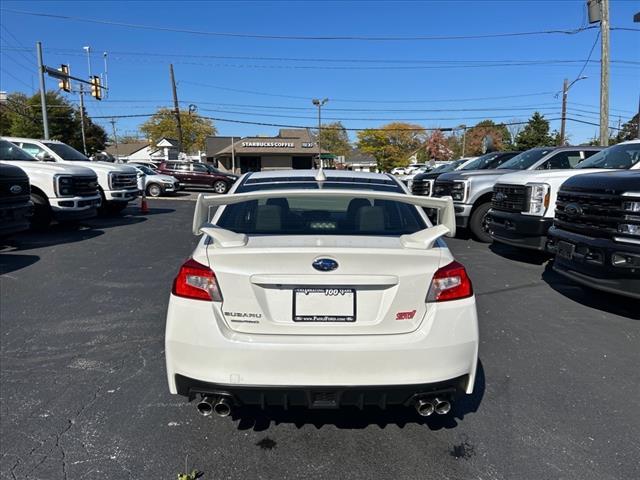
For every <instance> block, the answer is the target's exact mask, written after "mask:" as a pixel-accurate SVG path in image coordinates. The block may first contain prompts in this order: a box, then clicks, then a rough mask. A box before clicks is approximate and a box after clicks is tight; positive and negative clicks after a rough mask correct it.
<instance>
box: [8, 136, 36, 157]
mask: <svg viewBox="0 0 640 480" xmlns="http://www.w3.org/2000/svg"><path fill="white" fill-rule="evenodd" d="M0 160H19V161H26V162H35V161H36V159H35V158H33V157H32V156H31V155H29V154H28V153H27V152H25V151H24V150H22V149H21V148H18V147H16V146H15V145H14V144H13V143H11V142H8V141H7V140H0Z"/></svg>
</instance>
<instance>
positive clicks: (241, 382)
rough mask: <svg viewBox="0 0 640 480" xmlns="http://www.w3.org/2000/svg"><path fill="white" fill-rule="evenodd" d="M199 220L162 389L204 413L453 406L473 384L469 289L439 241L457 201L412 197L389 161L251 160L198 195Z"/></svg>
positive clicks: (174, 314)
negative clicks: (301, 166)
mask: <svg viewBox="0 0 640 480" xmlns="http://www.w3.org/2000/svg"><path fill="white" fill-rule="evenodd" d="M211 207H217V208H216V209H215V212H214V213H213V215H210V210H212V208H211ZM423 208H430V209H437V210H438V212H439V219H440V220H439V224H438V225H436V226H433V225H432V224H431V222H430V221H429V219H428V218H427V216H426V215H425V214H424V211H423ZM193 229H194V233H195V234H200V233H203V234H204V235H203V236H202V239H201V241H200V242H199V244H198V246H197V247H196V249H195V250H194V252H193V255H192V258H190V259H189V260H187V261H186V262H185V263H184V264H183V265H182V267H181V268H180V271H179V273H178V275H177V277H176V278H175V281H174V284H173V289H172V293H171V298H170V301H169V309H168V313H167V326H166V362H167V375H168V380H169V389H170V391H171V393H174V394H181V395H185V396H187V397H189V399H194V398H198V399H199V401H198V404H197V405H198V410H199V411H200V413H201V414H203V415H210V414H211V413H216V414H218V415H221V416H226V415H229V414H230V413H231V411H232V409H233V408H234V407H235V406H240V405H257V406H261V407H263V408H264V407H266V406H281V407H284V408H287V407H289V406H306V407H308V408H337V407H341V406H346V405H352V406H356V407H359V408H363V407H364V406H368V405H377V406H379V407H381V408H385V407H386V406H387V405H406V406H414V407H415V408H416V410H417V411H418V413H420V414H421V415H430V414H432V413H434V412H436V413H439V414H446V413H448V412H449V411H450V410H451V407H452V403H453V401H454V399H455V397H456V396H457V395H458V394H464V393H466V394H470V393H472V390H473V385H474V379H475V372H476V364H477V355H478V325H477V316H476V304H475V297H474V296H473V290H472V286H471V281H470V280H469V277H468V276H467V273H466V271H465V269H464V267H463V266H462V265H460V264H459V263H457V262H456V261H455V260H454V259H453V256H452V255H451V252H449V250H448V248H447V247H446V245H445V243H444V241H443V240H442V239H441V238H440V237H442V236H443V235H448V236H453V235H454V234H455V215H454V210H453V203H452V201H451V199H450V198H448V197H447V198H431V197H422V196H420V197H418V196H412V195H409V194H407V190H406V188H405V187H404V186H403V185H402V184H401V183H400V182H398V180H396V179H395V178H394V177H393V176H391V175H386V174H373V173H355V172H341V171H331V172H324V171H322V170H320V171H318V170H315V171H309V170H306V171H305V170H291V171H278V172H259V173H249V174H246V175H244V176H243V177H242V178H241V179H240V180H239V181H238V182H236V185H235V186H234V188H233V190H232V191H231V193H230V194H229V195H211V196H205V195H200V197H199V198H198V202H197V204H196V209H195V214H194V223H193Z"/></svg>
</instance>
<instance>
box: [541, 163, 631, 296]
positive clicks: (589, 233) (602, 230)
mask: <svg viewBox="0 0 640 480" xmlns="http://www.w3.org/2000/svg"><path fill="white" fill-rule="evenodd" d="M547 250H549V252H551V253H555V255H556V257H555V260H554V263H553V269H554V270H555V271H556V272H558V273H560V274H561V275H564V276H565V277H568V278H570V279H571V280H573V281H575V282H577V283H580V284H583V285H587V286H589V287H592V288H595V289H599V290H604V291H607V292H612V293H618V294H621V295H626V296H629V297H632V298H637V299H640V170H627V171H617V172H605V173H592V174H587V175H577V176H575V177H572V178H570V179H568V180H567V181H566V182H564V183H563V184H562V187H560V191H559V192H558V201H557V203H556V216H555V220H554V223H553V226H552V227H551V228H550V229H549V241H548V243H547Z"/></svg>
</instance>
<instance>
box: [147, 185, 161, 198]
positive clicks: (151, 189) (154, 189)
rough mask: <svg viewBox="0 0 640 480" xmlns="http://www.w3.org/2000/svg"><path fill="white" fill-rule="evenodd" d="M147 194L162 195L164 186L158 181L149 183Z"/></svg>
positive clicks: (152, 195) (151, 195)
mask: <svg viewBox="0 0 640 480" xmlns="http://www.w3.org/2000/svg"><path fill="white" fill-rule="evenodd" d="M147 195H149V196H150V197H159V196H160V195H162V188H161V187H160V185H158V184H157V183H152V184H150V185H147Z"/></svg>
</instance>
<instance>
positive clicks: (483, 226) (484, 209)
mask: <svg viewBox="0 0 640 480" xmlns="http://www.w3.org/2000/svg"><path fill="white" fill-rule="evenodd" d="M490 208H491V203H489V202H487V203H483V204H482V205H480V206H478V207H477V208H476V209H475V210H474V211H473V213H472V214H471V218H470V219H469V230H471V233H472V234H473V236H474V237H475V239H476V240H478V241H479V242H482V243H491V242H492V241H493V239H492V238H491V235H489V230H488V228H487V213H488V212H489V209H490Z"/></svg>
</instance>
